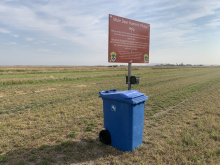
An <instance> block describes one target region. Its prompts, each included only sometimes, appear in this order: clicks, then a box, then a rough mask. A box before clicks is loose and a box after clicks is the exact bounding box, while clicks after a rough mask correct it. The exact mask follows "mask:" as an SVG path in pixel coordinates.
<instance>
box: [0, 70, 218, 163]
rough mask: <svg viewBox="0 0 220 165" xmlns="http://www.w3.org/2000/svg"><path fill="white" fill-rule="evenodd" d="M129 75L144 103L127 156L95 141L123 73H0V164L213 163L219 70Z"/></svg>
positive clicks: (122, 83)
mask: <svg viewBox="0 0 220 165" xmlns="http://www.w3.org/2000/svg"><path fill="white" fill-rule="evenodd" d="M132 69H133V70H132V74H133V75H136V76H139V77H140V84H139V85H133V86H132V89H135V90H138V91H140V92H142V93H146V95H147V96H149V100H147V101H146V104H145V116H144V118H145V120H144V136H143V144H142V146H141V147H139V148H138V149H136V150H135V151H134V152H132V153H130V152H122V151H120V150H118V149H116V148H114V147H112V146H110V145H108V146H106V145H104V144H102V143H101V142H100V141H99V138H98V134H99V132H100V131H101V130H102V129H103V110H102V108H103V107H102V106H103V105H102V99H101V98H99V97H98V96H99V91H103V90H108V89H118V90H127V85H126V84H125V75H127V67H117V68H108V67H0V164H31V163H32V164H74V163H82V164H89V163H90V164H220V111H219V109H220V103H219V96H220V68H219V67H169V68H166V67H143V66H140V67H133V68H132Z"/></svg>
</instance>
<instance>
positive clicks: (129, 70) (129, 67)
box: [128, 63, 131, 90]
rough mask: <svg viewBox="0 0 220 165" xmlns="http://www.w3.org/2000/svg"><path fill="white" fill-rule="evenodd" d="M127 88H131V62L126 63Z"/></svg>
mask: <svg viewBox="0 0 220 165" xmlns="http://www.w3.org/2000/svg"><path fill="white" fill-rule="evenodd" d="M128 90H131V63H128Z"/></svg>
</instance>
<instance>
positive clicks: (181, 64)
mask: <svg viewBox="0 0 220 165" xmlns="http://www.w3.org/2000/svg"><path fill="white" fill-rule="evenodd" d="M156 66H204V65H202V64H199V65H192V64H183V63H180V64H177V63H176V64H169V63H167V64H159V65H156Z"/></svg>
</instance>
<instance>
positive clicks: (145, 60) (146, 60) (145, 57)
mask: <svg viewBox="0 0 220 165" xmlns="http://www.w3.org/2000/svg"><path fill="white" fill-rule="evenodd" d="M144 62H147V63H148V62H149V58H148V55H147V54H145V55H144Z"/></svg>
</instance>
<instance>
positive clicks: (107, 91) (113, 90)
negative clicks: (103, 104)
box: [99, 89, 117, 95]
mask: <svg viewBox="0 0 220 165" xmlns="http://www.w3.org/2000/svg"><path fill="white" fill-rule="evenodd" d="M116 91H117V89H110V90H106V91H101V92H99V94H100V95H103V94H104V93H111V92H116Z"/></svg>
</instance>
